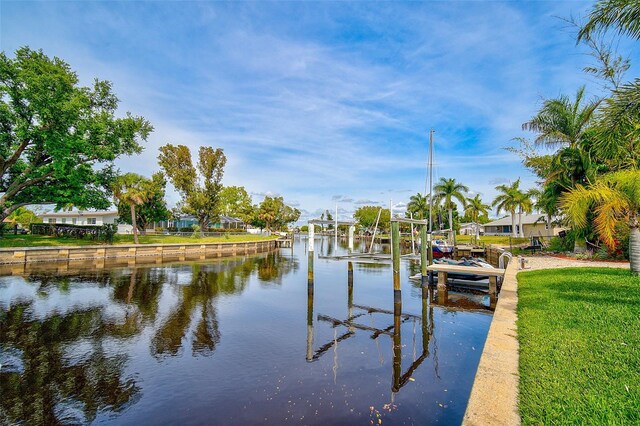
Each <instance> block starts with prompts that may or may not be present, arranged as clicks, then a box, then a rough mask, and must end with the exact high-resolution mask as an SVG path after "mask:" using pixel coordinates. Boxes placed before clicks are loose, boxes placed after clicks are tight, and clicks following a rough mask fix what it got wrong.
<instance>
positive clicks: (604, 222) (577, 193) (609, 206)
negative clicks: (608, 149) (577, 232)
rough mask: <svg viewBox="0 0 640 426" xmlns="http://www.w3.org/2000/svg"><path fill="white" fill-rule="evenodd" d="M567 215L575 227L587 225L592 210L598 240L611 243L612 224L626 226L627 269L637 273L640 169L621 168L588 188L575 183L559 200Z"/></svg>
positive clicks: (638, 267) (638, 262) (607, 243)
mask: <svg viewBox="0 0 640 426" xmlns="http://www.w3.org/2000/svg"><path fill="white" fill-rule="evenodd" d="M560 206H561V208H562V211H563V212H564V214H565V215H566V216H567V218H568V219H569V220H570V221H571V222H572V223H573V225H574V226H576V227H577V228H584V227H586V226H588V224H589V220H588V215H589V213H590V212H592V211H593V212H594V213H595V218H594V221H593V222H594V224H595V230H596V232H597V233H598V235H599V236H600V238H601V239H602V241H603V242H604V243H605V244H606V245H607V246H609V247H610V248H613V247H614V246H615V235H616V234H615V230H616V225H617V224H618V223H620V222H622V223H625V224H626V225H627V226H628V227H629V229H630V236H629V260H630V261H631V272H632V273H633V274H634V275H640V228H639V226H640V220H639V218H640V170H624V171H617V172H613V173H608V174H605V175H603V176H601V177H600V178H599V179H598V180H597V181H596V182H595V183H593V184H592V185H591V186H590V187H585V186H582V185H578V186H576V188H574V189H572V190H571V191H569V192H568V193H566V194H564V195H563V196H562V198H561V199H560Z"/></svg>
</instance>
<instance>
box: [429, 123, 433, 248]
mask: <svg viewBox="0 0 640 426" xmlns="http://www.w3.org/2000/svg"><path fill="white" fill-rule="evenodd" d="M432 214H433V129H431V130H430V131H429V240H431V232H433V220H432V219H431V215H432Z"/></svg>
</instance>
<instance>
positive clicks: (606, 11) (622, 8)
mask: <svg viewBox="0 0 640 426" xmlns="http://www.w3.org/2000/svg"><path fill="white" fill-rule="evenodd" d="M609 29H614V30H616V31H617V33H618V34H621V35H627V36H630V37H632V38H635V39H639V38H640V2H638V1H637V0H600V1H598V2H596V3H595V4H594V5H593V7H592V9H591V12H590V13H589V16H588V21H587V22H586V23H585V24H584V26H583V27H582V28H581V29H580V32H579V33H578V40H581V39H584V38H586V37H592V36H593V35H594V34H595V33H602V32H606V31H608V30H609Z"/></svg>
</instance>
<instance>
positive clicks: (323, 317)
mask: <svg viewBox="0 0 640 426" xmlns="http://www.w3.org/2000/svg"><path fill="white" fill-rule="evenodd" d="M318 320H319V321H326V322H330V323H332V324H333V325H334V326H336V325H344V326H347V327H354V328H357V329H359V330H366V331H373V332H374V333H378V334H387V335H389V336H392V335H393V333H391V332H389V331H386V330H380V329H378V328H374V327H369V326H368V325H364V324H357V323H354V322H352V321H342V320H339V319H337V318H333V317H330V316H328V315H318Z"/></svg>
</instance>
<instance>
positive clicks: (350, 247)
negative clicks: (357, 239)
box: [349, 225, 356, 252]
mask: <svg viewBox="0 0 640 426" xmlns="http://www.w3.org/2000/svg"><path fill="white" fill-rule="evenodd" d="M355 230H356V227H355V226H353V225H351V226H350V227H349V252H352V251H353V233H354V231H355Z"/></svg>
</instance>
